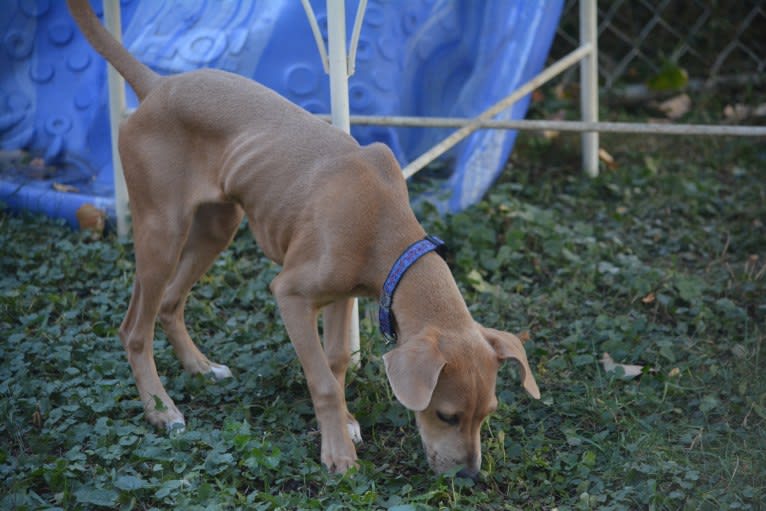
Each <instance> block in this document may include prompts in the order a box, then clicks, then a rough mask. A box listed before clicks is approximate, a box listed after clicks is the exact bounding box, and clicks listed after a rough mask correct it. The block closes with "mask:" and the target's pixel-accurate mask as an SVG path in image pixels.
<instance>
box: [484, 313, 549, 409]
mask: <svg viewBox="0 0 766 511" xmlns="http://www.w3.org/2000/svg"><path fill="white" fill-rule="evenodd" d="M477 324H478V323H477ZM479 329H480V330H481V333H482V335H483V336H484V338H485V339H486V340H487V342H488V343H489V344H490V345H491V346H492V348H493V349H494V350H495V353H497V358H498V359H500V360H506V359H509V358H512V359H515V360H516V361H517V362H518V363H519V365H520V366H521V384H522V385H523V386H524V390H526V391H527V392H528V393H529V395H530V396H532V397H533V398H535V399H540V389H539V388H537V382H536V381H535V377H534V376H533V375H532V370H531V369H530V368H529V362H527V352H526V351H525V350H524V345H523V344H522V343H521V340H520V339H519V338H518V337H516V336H515V335H513V334H511V333H508V332H502V331H500V330H495V329H494V328H486V327H483V326H481V325H479Z"/></svg>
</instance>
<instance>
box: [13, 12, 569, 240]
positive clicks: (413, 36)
mask: <svg viewBox="0 0 766 511" xmlns="http://www.w3.org/2000/svg"><path fill="white" fill-rule="evenodd" d="M562 3H563V0H482V1H481V2H477V1H475V0H422V1H417V2H414V1H409V0H392V1H389V2H382V1H381V2H376V1H374V0H371V1H370V2H369V5H368V7H367V10H366V14H365V18H364V25H363V28H362V32H361V39H360V41H359V47H358V52H357V63H356V72H355V74H354V75H353V76H352V77H351V78H350V79H349V104H350V108H351V114H352V115H354V114H362V115H415V116H443V117H471V116H475V115H476V114H478V113H479V112H481V111H483V110H485V109H487V108H488V107H489V106H490V105H492V104H493V103H495V102H497V101H498V100H500V99H501V98H503V97H504V96H506V95H507V94H509V93H510V92H511V91H513V90H514V89H515V88H517V87H518V86H519V85H520V84H523V83H524V82H526V81H528V80H529V79H530V78H532V77H533V76H534V75H536V74H537V73H538V72H539V71H540V70H541V69H542V68H543V64H544V62H545V60H546V58H547V55H548V51H549V49H550V45H551V42H552V40H553V36H554V34H555V31H556V26H557V25H558V21H559V17H560V15H561V9H562ZM100 4H101V3H100V2H94V7H95V8H96V11H97V12H98V13H99V14H101V12H102V8H101V5H100ZM120 4H121V10H122V23H123V41H124V43H125V45H126V46H127V47H128V49H129V50H130V51H131V52H132V53H133V54H134V55H136V56H137V57H138V58H139V59H141V60H142V61H143V62H145V63H147V64H148V65H149V66H151V67H152V68H153V69H155V70H157V71H158V72H160V73H163V74H168V73H177V72H182V71H188V70H191V69H196V68H199V67H216V68H221V69H225V70H228V71H232V72H235V73H238V74H242V75H244V76H248V77H251V78H253V79H255V80H257V81H259V82H261V83H263V84H264V85H266V86H268V87H270V88H272V89H274V90H276V91H277V92H279V93H280V94H282V95H283V96H285V97H287V98H288V99H290V100H291V101H293V102H294V103H296V104H298V105H300V106H302V107H304V108H306V109H307V110H309V111H311V112H314V113H329V111H330V92H329V83H328V79H327V76H326V75H325V73H324V71H323V68H322V63H321V61H320V58H319V54H318V52H317V47H316V44H315V41H314V39H313V36H312V33H311V29H310V26H309V23H308V21H307V18H306V13H305V11H304V9H303V7H302V5H301V2H299V1H298V0H268V1H255V0H219V1H216V2H209V1H205V0H174V1H171V0H164V1H163V0H145V1H140V0H121V2H120ZM312 5H313V7H314V11H315V12H316V13H317V18H318V21H319V24H320V27H323V30H324V34H323V35H324V37H325V39H326V37H327V34H326V12H325V2H324V0H315V1H312ZM356 7H357V5H356V2H355V1H353V0H348V1H347V7H346V8H347V10H348V12H347V13H346V19H347V20H353V19H354V15H355V13H356ZM0 36H2V39H0V44H1V45H2V48H0V203H2V204H5V205H6V206H8V207H10V208H11V209H15V210H30V211H37V212H42V213H45V214H47V215H49V216H53V217H61V218H65V219H66V220H67V221H68V222H69V223H70V224H72V225H73V226H76V225H77V220H76V217H75V212H76V211H77V209H78V208H79V207H80V206H81V205H83V204H85V203H89V204H92V205H94V206H95V207H97V208H100V209H103V210H105V211H106V212H107V214H108V216H109V217H113V216H114V198H113V178H112V160H111V145H110V135H109V121H108V98H107V87H106V67H105V64H104V61H103V59H101V58H100V56H98V55H97V54H96V53H95V52H94V51H93V50H92V49H91V48H90V46H89V45H88V43H87V42H86V41H85V40H84V38H83V37H82V35H81V34H80V32H79V30H78V29H77V27H76V26H75V24H74V22H73V21H72V20H71V18H70V16H69V13H68V12H67V9H66V5H65V2H63V1H59V0H18V1H15V0H14V1H8V2H7V3H6V4H5V5H4V6H3V9H2V10H0ZM128 103H129V105H133V106H135V103H136V102H135V98H134V97H133V96H132V91H129V92H128ZM528 103H529V97H526V98H525V99H523V100H522V101H519V102H517V103H516V104H514V105H513V106H512V107H511V108H510V109H508V110H507V111H506V112H504V113H502V114H500V115H499V116H498V119H505V120H509V119H520V118H523V117H524V115H525V113H526V110H527V106H528ZM450 131H451V130H448V129H434V128H394V127H379V126H354V127H352V134H353V135H354V137H356V139H357V140H358V141H359V142H360V143H361V144H368V143H371V142H374V141H379V142H383V143H386V144H387V145H388V146H389V147H391V149H392V150H393V151H394V153H395V155H396V157H397V158H398V159H399V160H400V162H401V163H402V164H403V165H404V164H406V163H407V162H409V161H412V160H414V159H415V158H416V157H417V156H418V155H420V154H421V153H422V152H424V151H425V150H427V149H428V148H430V147H431V146H432V145H434V144H435V143H436V142H438V141H439V140H441V139H442V138H444V137H445V136H447V135H448V134H449V133H450ZM514 139H515V132H513V131H501V130H487V131H480V132H477V133H474V134H473V135H471V136H470V137H469V138H468V139H466V140H465V141H463V142H462V143H460V144H459V145H458V146H456V147H455V148H454V149H453V150H452V151H451V152H450V153H448V154H447V156H446V159H445V162H446V168H447V169H448V170H447V174H448V175H447V177H446V178H445V179H444V181H443V184H442V189H441V190H437V191H434V193H431V194H429V200H431V201H433V202H435V203H436V204H437V206H438V207H439V208H440V210H442V211H458V210H460V209H463V208H465V207H467V206H469V205H471V204H473V203H475V202H476V201H477V200H479V199H480V198H481V197H482V195H483V194H484V192H485V191H486V190H487V188H488V187H489V186H491V184H492V183H493V181H494V180H495V179H496V178H497V176H498V174H499V173H500V172H501V171H502V168H503V166H504V165H505V162H506V160H507V158H508V155H509V153H510V151H511V148H512V146H513V142H514Z"/></svg>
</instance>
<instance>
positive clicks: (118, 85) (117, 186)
mask: <svg viewBox="0 0 766 511" xmlns="http://www.w3.org/2000/svg"><path fill="white" fill-rule="evenodd" d="M120 19H121V17H120V2H119V0H108V1H105V2H104V21H105V22H106V28H107V29H108V30H109V31H110V32H111V33H112V35H113V36H114V38H115V39H117V41H119V42H122V23H121V21H120ZM107 83H108V88H109V131H110V134H111V139H112V173H113V175H114V210H115V215H116V217H117V236H118V237H120V238H121V239H125V238H127V236H128V234H129V232H130V226H129V224H128V187H127V186H126V185H125V176H124V175H123V173H122V162H121V161H120V152H119V150H118V146H117V137H118V133H119V130H120V122H121V121H122V116H123V114H124V112H125V79H124V78H123V77H122V76H120V74H119V73H118V72H117V70H115V69H114V68H113V67H112V65H111V64H107Z"/></svg>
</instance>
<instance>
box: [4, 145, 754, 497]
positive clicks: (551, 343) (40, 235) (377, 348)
mask: <svg viewBox="0 0 766 511" xmlns="http://www.w3.org/2000/svg"><path fill="white" fill-rule="evenodd" d="M604 146H605V147H606V148H607V150H609V151H610V152H611V153H612V154H613V155H614V156H615V158H616V159H617V161H618V163H619V164H620V167H619V168H618V169H615V170H606V169H603V172H602V176H601V177H599V178H597V179H595V180H588V179H586V178H584V177H582V176H581V175H580V173H579V171H578V161H579V156H578V151H577V149H576V147H577V141H576V138H574V137H561V139H560V140H558V141H555V142H550V141H546V140H544V139H542V138H539V137H536V136H532V135H523V136H521V137H520V139H519V144H518V147H517V149H516V151H515V152H514V155H513V161H512V168H511V169H510V170H508V171H507V172H506V173H505V175H504V177H503V178H502V179H501V182H500V183H499V184H498V185H497V186H496V187H494V188H493V190H492V191H491V193H490V194H489V195H488V197H487V199H486V200H485V201H484V202H482V203H481V204H480V205H478V206H476V207H474V208H472V209H471V210H470V211H467V212H465V213H463V214H459V215H454V216H450V217H447V218H438V217H437V216H436V215H434V214H433V213H429V212H425V213H423V215H422V216H423V218H424V222H425V224H426V225H427V227H428V229H429V230H430V231H431V232H432V233H433V234H436V235H438V236H440V237H442V238H443V239H445V240H446V241H447V242H448V244H449V246H450V248H451V250H452V252H451V255H450V262H451V265H452V267H453V270H454V273H455V275H456V278H457V280H458V282H459V284H460V286H461V288H462V290H463V292H464V294H465V296H466V300H467V301H468V303H469V304H470V307H471V309H472V311H473V314H474V316H475V317H476V318H477V319H478V320H480V321H481V322H483V323H485V324H487V325H492V326H496V327H499V328H505V329H509V330H513V331H520V330H529V331H530V333H531V336H532V340H531V341H529V342H528V344H527V351H528V354H529V358H530V362H531V364H532V365H533V368H534V370H535V373H536V376H537V380H538V383H539V384H540V387H541V391H542V394H543V398H542V400H540V401H534V400H531V399H530V398H529V397H527V396H526V395H525V394H524V393H523V392H522V391H521V388H520V386H519V382H518V376H517V373H516V371H515V368H514V367H513V366H507V367H505V368H503V369H502V370H501V373H500V375H499V380H498V395H499V398H500V403H501V404H500V407H499V410H498V412H497V413H496V414H495V415H493V416H492V417H491V418H489V419H488V421H487V424H486V426H485V428H484V430H483V450H484V463H483V467H482V468H483V471H482V474H481V478H480V481H479V482H478V483H475V484H474V483H471V482H468V481H464V480H461V479H452V478H450V477H436V476H434V475H432V474H431V473H430V472H429V471H428V469H427V466H426V463H425V460H424V459H423V456H422V453H421V447H420V440H419V437H418V435H417V432H416V429H415V426H414V420H413V417H412V416H411V414H410V413H408V412H407V411H406V410H404V408H403V407H402V406H400V405H399V404H398V403H396V401H395V400H394V399H393V397H392V394H391V391H390V389H389V388H388V384H387V381H386V378H385V374H384V371H383V367H382V363H381V355H382V353H384V352H385V350H386V346H385V345H384V343H383V341H382V339H381V337H380V335H379V334H378V333H377V331H376V324H375V322H374V321H373V320H372V318H373V317H374V304H372V303H368V302H363V303H362V306H363V311H364V317H363V319H362V344H363V348H362V350H363V354H362V360H363V365H362V367H361V368H360V369H358V370H357V371H355V372H353V373H351V374H350V383H349V388H348V400H349V406H350V408H351V410H352V411H353V412H354V413H355V414H356V415H357V418H358V419H359V421H360V423H361V425H362V430H363V435H364V437H365V444H364V445H363V446H362V447H361V448H360V449H359V451H360V452H359V454H360V458H361V460H362V462H361V466H360V469H359V470H358V471H356V472H353V473H350V474H348V475H346V476H344V477H340V476H332V475H328V474H327V473H326V471H325V470H324V469H323V468H322V467H321V465H320V463H319V461H318V460H319V437H318V434H317V432H316V421H315V419H314V417H313V413H312V408H311V404H310V401H309V398H308V393H307V390H306V387H305V383H304V379H303V376H302V373H301V370H300V367H299V365H298V363H297V361H296V358H295V356H294V353H293V350H292V347H291V346H290V343H289V341H288V339H287V337H286V335H285V332H284V329H283V327H282V324H281V321H280V319H279V317H278V314H277V311H276V309H275V305H274V302H273V300H272V298H271V296H270V293H269V291H268V283H269V282H270V280H271V279H272V278H273V277H274V275H276V273H277V271H278V268H277V267H275V266H274V265H273V264H271V263H269V262H268V261H266V260H265V259H264V258H263V256H262V255H261V254H260V253H259V251H258V249H257V248H256V246H255V244H254V242H253V241H252V240H251V239H250V237H249V235H248V234H247V233H246V232H245V231H244V229H243V230H242V231H241V232H240V234H239V235H238V237H237V239H236V241H235V243H234V244H233V246H232V247H231V248H230V249H229V250H227V251H226V252H225V253H224V254H223V255H222V257H221V258H220V259H219V260H218V262H217V263H216V265H215V266H214V268H213V269H212V270H211V272H210V273H209V274H208V275H207V276H206V277H204V279H203V280H202V281H201V282H200V283H199V284H198V285H197V287H196V288H195V291H194V294H193V297H192V298H191V299H190V303H189V306H188V309H187V318H188V321H189V323H190V329H191V330H192V332H194V333H195V334H196V335H195V337H196V340H197V341H198V343H199V344H200V345H201V346H202V347H203V350H204V351H206V352H207V353H208V354H209V355H210V356H211V358H213V359H214V360H216V361H219V362H222V363H226V364H228V365H229V366H230V367H231V368H232V370H233V371H234V373H235V378H234V379H231V380H227V381H224V382H219V383H213V382H209V381H207V380H206V379H204V378H202V377H190V376H188V375H185V374H184V373H183V372H182V371H181V370H180V368H179V365H178V363H177V362H176V360H175V358H174V356H173V354H172V352H171V349H170V348H169V346H168V344H167V341H166V340H165V338H164V337H163V335H162V334H161V333H159V334H158V338H157V340H156V342H155V351H156V358H157V363H158V367H159V369H160V373H161V375H162V377H163V380H164V381H165V384H166V386H167V388H168V391H169V393H170V394H171V396H173V397H174V399H175V400H176V402H177V404H178V405H179V406H180V407H181V409H182V410H183V412H184V413H185V415H186V417H187V421H188V428H187V431H186V432H185V433H183V434H178V435H175V436H171V437H168V436H166V435H164V434H162V433H160V432H157V431H155V430H153V429H152V428H151V427H150V426H149V425H148V424H147V423H145V421H144V420H143V417H142V411H141V405H140V403H139V401H138V399H137V393H136V390H135V387H134V385H133V381H132V378H131V375H130V370H129V368H128V365H127V363H126V359H125V356H124V354H123V351H122V347H121V345H120V342H119V340H118V339H117V335H116V332H117V327H118V325H119V323H120V321H121V320H122V315H123V313H124V311H125V308H126V305H127V300H128V297H129V293H130V286H131V283H132V272H133V257H132V246H131V244H130V243H120V242H118V241H117V240H115V239H114V238H112V237H107V238H106V239H105V240H103V241H98V242H91V241H89V240H88V238H87V236H85V235H82V234H81V233H77V232H72V231H70V230H68V229H67V228H65V227H64V226H62V225H61V224H60V223H57V222H54V221H50V220H46V219H43V218H33V217H29V216H22V217H18V216H12V215H10V214H7V213H0V338H1V339H0V360H2V363H1V365H0V481H1V482H2V484H0V508H3V509H41V508H48V507H59V508H64V509H94V508H98V507H104V508H121V509H150V508H157V509H168V508H178V509H186V510H191V509H236V508H242V509H396V510H399V511H403V510H414V509H447V508H476V509H553V508H558V509H559V510H565V509H570V510H582V509H710V510H719V509H764V507H765V505H764V502H766V434H764V431H765V430H766V379H765V378H764V376H763V375H764V373H765V372H766V348H765V347H764V339H765V338H766V326H765V325H766V321H764V319H766V270H764V268H765V267H766V266H764V265H766V226H764V222H766V144H764V141H763V140H762V139H761V140H752V139H751V140H733V139H709V138H706V139H693V140H692V139H678V138H665V139H661V138H646V137H644V138H638V137H604ZM603 352H609V353H610V354H611V355H612V356H613V357H614V359H615V360H616V361H618V362H623V363H630V364H643V365H645V366H646V368H647V371H646V372H645V374H643V375H642V376H641V377H639V378H635V379H632V380H625V379H623V378H620V377H619V376H615V375H613V374H607V373H605V372H604V371H603V369H602V368H601V365H600V363H599V359H600V358H601V355H602V353H603ZM649 368H651V372H650V371H649V370H648V369H649Z"/></svg>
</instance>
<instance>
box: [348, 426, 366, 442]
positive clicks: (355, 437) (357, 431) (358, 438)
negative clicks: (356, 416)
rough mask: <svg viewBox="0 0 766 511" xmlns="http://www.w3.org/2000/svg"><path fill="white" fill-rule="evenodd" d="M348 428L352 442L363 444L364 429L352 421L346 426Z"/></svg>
mask: <svg viewBox="0 0 766 511" xmlns="http://www.w3.org/2000/svg"><path fill="white" fill-rule="evenodd" d="M346 427H347V428H348V434H349V436H351V441H352V442H354V443H355V444H361V443H362V429H361V428H360V427H359V423H358V422H357V421H351V422H348V423H347V424H346Z"/></svg>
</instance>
